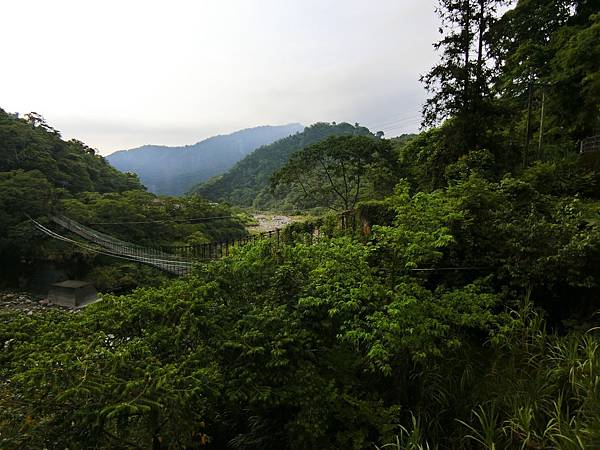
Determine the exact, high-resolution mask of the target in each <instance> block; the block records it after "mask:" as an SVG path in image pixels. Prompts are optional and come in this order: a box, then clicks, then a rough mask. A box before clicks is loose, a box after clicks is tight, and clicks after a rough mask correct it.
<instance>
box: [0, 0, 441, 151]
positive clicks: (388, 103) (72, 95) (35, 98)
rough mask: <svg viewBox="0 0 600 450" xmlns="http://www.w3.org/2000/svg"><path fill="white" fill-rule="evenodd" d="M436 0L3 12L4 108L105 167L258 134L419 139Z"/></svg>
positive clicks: (150, 4)
mask: <svg viewBox="0 0 600 450" xmlns="http://www.w3.org/2000/svg"><path fill="white" fill-rule="evenodd" d="M433 7H434V0H370V1H366V0H169V1H150V0H144V1H134V0H118V1H113V0H101V1H100V0H96V1H88V0H86V1H82V0H73V1H66V0H53V1H49V0H27V1H5V2H3V3H2V8H1V9H2V11H1V14H0V30H2V50H1V53H0V61H1V70H0V107H2V108H3V109H5V110H7V111H10V112H19V113H21V114H24V113H26V112H29V111H36V112H38V113H40V114H42V115H43V116H44V117H45V118H46V120H47V121H48V123H49V124H50V125H52V126H54V127H55V128H57V129H58V130H60V131H61V132H62V135H63V137H65V138H77V139H80V140H82V141H84V142H85V143H87V144H88V145H90V146H92V147H94V148H97V149H99V150H100V152H101V153H102V154H104V155H106V154H109V153H111V152H113V151H115V150H120V149H125V148H131V147H136V146H139V145H143V144H149V143H152V144H164V145H183V144H192V143H194V142H197V141H199V140H201V139H204V138H206V137H209V136H212V135H215V134H223V133H229V132H233V131H235V130H238V129H241V128H248V127H252V126H256V125H269V124H271V125H277V124H284V123H290V122H300V123H302V124H304V125H309V124H311V123H314V122H317V121H327V122H331V121H337V122H341V121H347V122H351V123H354V122H359V123H361V124H363V125H366V126H369V127H370V128H372V130H373V131H376V130H383V131H385V132H386V135H387V136H394V135H397V134H400V133H402V132H407V131H415V130H416V129H418V122H419V117H418V116H419V112H420V108H421V105H422V103H423V100H424V98H425V92H424V90H423V88H422V86H421V85H420V83H419V81H418V78H419V75H420V74H422V73H424V72H426V71H427V70H428V69H429V67H430V66H431V65H432V64H433V62H434V61H435V58H436V56H435V53H434V51H433V48H432V46H431V44H432V43H433V41H435V40H436V39H437V38H438V35H437V20H436V18H435V16H434V11H433Z"/></svg>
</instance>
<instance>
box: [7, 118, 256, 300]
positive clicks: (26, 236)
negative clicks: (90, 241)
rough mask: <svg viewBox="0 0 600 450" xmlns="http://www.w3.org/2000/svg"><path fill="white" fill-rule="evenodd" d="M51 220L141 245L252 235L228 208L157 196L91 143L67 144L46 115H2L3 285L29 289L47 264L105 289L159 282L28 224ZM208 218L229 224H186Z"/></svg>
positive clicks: (146, 273)
mask: <svg viewBox="0 0 600 450" xmlns="http://www.w3.org/2000/svg"><path fill="white" fill-rule="evenodd" d="M51 214H65V215H67V216H70V217H71V218H73V219H75V220H78V221H80V222H82V223H84V224H93V225H92V226H93V227H95V228H96V229H98V230H99V231H104V232H106V233H108V234H111V235H113V236H115V237H118V238H120V239H123V240H127V241H132V242H136V243H139V244H153V245H156V244H158V245H177V244H192V243H201V242H209V241H213V240H222V239H230V238H235V237H240V236H243V235H244V234H245V233H246V231H245V228H244V226H243V224H242V223H241V222H240V221H239V220H237V219H236V218H227V216H231V215H232V212H231V210H230V209H229V208H227V207H226V206H222V205H214V204H210V203H208V202H207V201H205V200H203V199H200V198H198V197H189V198H185V199H176V198H169V197H156V196H155V195H153V194H149V193H147V192H146V191H145V190H144V188H143V186H142V185H141V184H140V183H139V180H138V178H137V177H136V176H135V175H133V174H123V173H120V172H119V171H117V170H116V169H114V168H113V167H111V166H110V165H109V164H108V163H107V162H106V161H105V159H104V158H102V157H101V156H99V155H97V154H96V153H95V151H94V150H93V149H91V148H89V147H88V146H86V145H85V144H83V143H81V142H79V141H73V140H72V141H68V142H66V141H64V140H62V139H61V137H60V134H59V133H58V132H57V131H56V130H54V129H52V128H51V127H50V126H49V125H47V124H46V123H45V122H44V120H43V118H42V117H41V116H39V115H37V114H35V113H33V114H30V115H28V116H27V117H26V118H25V119H18V118H16V117H14V116H12V115H10V114H7V113H6V112H4V111H3V110H0V255H1V256H0V264H2V267H3V271H2V274H1V276H0V283H10V284H15V283H16V282H17V280H19V279H21V283H28V281H29V280H30V279H31V277H35V276H36V274H39V271H40V269H41V268H44V267H48V266H49V265H50V266H52V268H53V270H55V269H56V268H58V269H60V271H62V273H63V276H71V277H84V278H91V279H92V280H93V281H95V282H96V284H97V285H98V287H100V288H104V289H112V288H115V287H120V288H123V287H128V288H131V287H133V286H135V285H136V284H137V282H138V281H139V278H140V277H141V278H144V279H146V280H148V279H152V277H156V276H157V274H156V273H153V272H152V271H150V270H149V269H144V268H141V267H139V266H138V265H137V264H124V263H120V264H116V263H115V261H114V260H113V261H111V260H107V259H105V258H102V257H98V256H97V255H94V254H89V253H86V252H82V251H81V250H80V249H77V248H74V247H69V246H67V245H65V244H64V243H58V242H56V241H52V240H50V239H48V238H47V237H46V236H44V235H42V234H41V233H39V232H37V231H35V229H34V228H33V227H32V225H31V223H30V222H29V217H33V218H36V219H38V220H40V221H42V222H43V223H45V224H50V221H49V219H48V218H49V216H50V215H51ZM204 217H223V218H222V219H219V220H214V221H199V220H191V221H187V220H188V219H198V218H204ZM124 222H125V223H124ZM131 222H143V223H136V224H133V223H131ZM96 224H98V225H96ZM61 233H64V230H63V231H61ZM90 271H91V272H90Z"/></svg>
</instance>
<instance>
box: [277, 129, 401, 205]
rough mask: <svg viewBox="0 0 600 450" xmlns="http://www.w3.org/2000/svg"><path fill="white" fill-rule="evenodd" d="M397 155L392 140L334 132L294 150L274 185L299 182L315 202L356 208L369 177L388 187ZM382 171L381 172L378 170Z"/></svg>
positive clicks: (379, 186)
mask: <svg viewBox="0 0 600 450" xmlns="http://www.w3.org/2000/svg"><path fill="white" fill-rule="evenodd" d="M394 164H395V159H394V155H393V151H392V146H391V144H390V143H389V141H385V140H381V139H373V138H369V137H365V136H334V137H330V138H328V139H326V140H324V141H321V142H319V143H317V144H313V145H311V146H309V147H307V148H305V149H303V150H301V151H299V152H297V153H294V154H293V155H292V156H291V157H290V159H289V161H288V162H287V164H286V165H285V166H283V167H282V168H281V169H279V170H278V171H277V172H275V174H274V175H273V177H272V179H271V182H272V187H273V188H276V187H277V186H278V185H280V184H291V185H297V186H299V187H300V188H301V189H302V192H303V193H304V195H305V197H306V198H307V199H309V200H312V201H313V202H314V204H315V205H320V206H327V207H329V208H330V209H333V210H339V209H340V208H341V209H343V210H345V211H347V210H350V209H352V208H354V205H355V204H356V202H357V201H358V200H359V198H360V196H361V193H363V192H364V191H365V190H366V189H367V188H368V186H367V183H366V179H369V181H370V182H371V183H372V184H371V189H372V190H373V191H377V190H381V189H384V185H386V184H387V183H386V178H388V175H392V172H390V171H389V170H388V172H386V171H385V168H386V167H388V168H391V167H394ZM378 171H379V174H377V172H378Z"/></svg>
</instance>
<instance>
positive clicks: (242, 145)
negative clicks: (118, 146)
mask: <svg viewBox="0 0 600 450" xmlns="http://www.w3.org/2000/svg"><path fill="white" fill-rule="evenodd" d="M303 130H304V126H303V125H302V124H299V123H289V124H285V125H261V126H257V127H251V128H244V129H242V130H238V131H235V132H233V133H229V134H219V135H216V136H211V137H209V138H206V139H203V140H201V141H198V142H196V143H195V144H189V145H185V146H165V145H154V144H147V145H142V146H140V147H136V148H132V149H126V150H118V151H116V152H113V153H111V154H110V155H108V156H107V157H106V159H107V160H108V161H109V163H110V164H111V165H113V166H114V167H115V168H117V169H118V170H120V171H122V172H133V173H136V174H138V176H139V177H140V180H141V181H142V183H143V184H144V185H145V186H146V187H147V188H148V190H149V191H151V192H153V193H155V194H164V195H183V194H185V193H186V192H188V191H189V189H190V188H191V187H193V186H194V185H196V184H198V183H200V182H202V181H205V180H207V179H209V178H211V177H213V176H215V175H219V174H221V173H223V172H226V171H227V170H229V169H230V168H231V167H232V166H233V165H234V164H235V163H237V162H238V161H239V160H241V159H243V158H244V157H245V156H246V155H247V154H249V153H251V152H252V151H254V150H255V149H257V148H259V147H261V146H263V145H267V144H270V143H272V142H275V141H277V140H279V139H283V138H285V137H288V136H291V135H293V134H295V133H297V132H301V131H303Z"/></svg>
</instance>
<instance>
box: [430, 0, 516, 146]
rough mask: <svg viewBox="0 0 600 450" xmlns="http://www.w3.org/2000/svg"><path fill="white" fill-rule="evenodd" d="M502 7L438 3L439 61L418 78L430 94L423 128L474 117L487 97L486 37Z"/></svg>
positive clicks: (492, 1) (452, 0)
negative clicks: (446, 120) (497, 12)
mask: <svg viewBox="0 0 600 450" xmlns="http://www.w3.org/2000/svg"><path fill="white" fill-rule="evenodd" d="M502 3H505V1H504V0H439V3H438V6H437V8H436V12H437V14H438V15H439V16H440V18H441V20H442V26H441V27H440V29H439V31H440V34H442V39H441V40H440V41H438V42H437V43H435V44H434V47H435V49H436V50H438V51H440V52H441V60H440V62H439V63H438V64H437V65H435V66H434V67H433V68H432V69H431V70H430V71H429V72H428V73H427V74H425V75H423V76H422V77H421V81H422V82H423V83H424V85H425V88H426V89H427V91H428V92H430V94H431V97H430V98H429V99H428V100H427V102H426V103H425V106H424V108H423V125H425V126H431V125H435V124H437V123H440V122H441V121H443V120H444V119H447V118H449V117H457V116H465V115H469V116H470V115H473V114H477V112H478V111H479V109H480V108H481V104H482V103H483V101H484V99H486V97H488V96H489V84H490V83H489V79H490V77H491V65H490V54H489V51H488V43H487V37H488V31H489V29H490V27H491V26H492V24H493V23H494V21H495V20H496V11H497V8H498V6H499V5H500V4H502ZM469 137H470V138H471V139H469V140H470V141H473V140H475V141H476V139H473V136H469ZM475 143H476V144H477V142H475Z"/></svg>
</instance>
